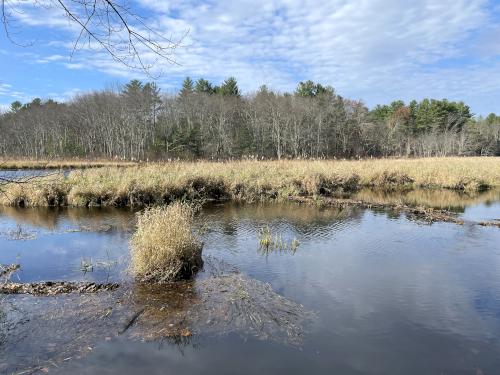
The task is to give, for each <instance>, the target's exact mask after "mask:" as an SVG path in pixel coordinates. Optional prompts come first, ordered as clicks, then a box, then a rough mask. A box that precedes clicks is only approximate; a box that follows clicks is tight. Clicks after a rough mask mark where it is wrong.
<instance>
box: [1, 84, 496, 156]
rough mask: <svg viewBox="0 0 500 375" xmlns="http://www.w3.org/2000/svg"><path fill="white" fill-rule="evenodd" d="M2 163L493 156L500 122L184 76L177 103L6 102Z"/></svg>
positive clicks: (91, 96)
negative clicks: (29, 159)
mask: <svg viewBox="0 0 500 375" xmlns="http://www.w3.org/2000/svg"><path fill="white" fill-rule="evenodd" d="M0 131H1V132H2V135H3V137H2V138H1V140H0V155H1V156H8V157H32V158H42V157H48V158H54V157H83V158H94V157H106V158H116V159H126V160H146V159H149V160H154V159H167V158H183V159H201V158H203V159H228V158H258V159H262V158H277V159H281V158H334V157H342V158H354V157H370V156H373V157H387V156H414V157H422V156H450V155H500V116H497V115H495V114H490V115H489V116H487V117H486V118H483V117H474V116H473V114H472V113H471V111H470V109H469V107H468V106H467V105H466V104H465V103H463V102H454V101H448V100H446V99H442V100H436V99H423V100H421V101H419V102H418V101H415V100H414V101H411V102H410V103H405V102H403V101H400V100H398V101H394V102H392V103H390V104H386V105H377V106H376V107H375V108H373V109H372V110H369V109H368V108H367V106H366V105H364V104H363V102H361V101H358V100H351V99H347V98H344V97H342V96H340V95H339V94H337V93H336V91H335V90H334V88H332V87H330V86H323V85H322V84H320V83H315V82H312V81H306V82H300V83H299V84H298V86H297V88H296V90H295V91H294V92H293V93H286V92H285V93H280V92H276V91H273V90H270V89H269V88H268V87H266V86H262V87H261V88H260V89H259V90H258V91H257V92H254V93H251V94H246V95H243V94H242V92H241V90H240V89H239V87H238V83H237V81H236V79H235V78H234V77H230V78H227V79H226V80H224V81H223V82H222V83H221V84H220V85H216V84H214V83H212V82H209V81H208V80H205V79H203V78H200V79H198V80H196V81H194V80H192V79H191V78H189V77H188V78H186V79H185V80H184V82H183V85H182V88H181V89H180V91H179V92H178V93H177V94H175V95H163V94H162V93H161V91H160V89H159V87H158V86H157V85H156V84H155V83H153V82H141V81H139V80H132V81H130V82H129V83H127V84H126V85H124V86H123V87H120V88H119V89H116V90H103V91H96V92H91V93H86V94H82V95H78V96H76V97H74V98H73V99H72V100H71V101H69V102H64V103H59V102H56V101H53V100H50V99H49V100H41V99H39V98H36V99H34V100H32V101H31V102H30V103H20V102H14V103H12V105H11V108H10V110H9V111H7V112H5V113H3V114H2V115H0Z"/></svg>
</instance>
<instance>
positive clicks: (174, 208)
mask: <svg viewBox="0 0 500 375" xmlns="http://www.w3.org/2000/svg"><path fill="white" fill-rule="evenodd" d="M193 218H194V210H193V208H192V207H191V206H189V205H187V204H183V203H173V204H171V205H170V206H167V207H154V208H148V209H146V210H145V211H143V212H141V213H139V214H138V218H137V229H136V232H135V233H134V235H133V236H132V239H131V245H132V254H131V269H132V272H133V274H134V276H135V277H136V279H138V280H140V281H154V282H160V283H161V282H170V281H176V280H182V279H189V278H191V277H192V276H193V275H194V274H195V273H196V272H197V271H198V270H200V269H201V267H202V266H203V260H202V258H201V252H202V247H203V244H202V242H201V241H200V240H199V239H198V238H197V237H196V236H195V235H194V233H193V228H192V224H193Z"/></svg>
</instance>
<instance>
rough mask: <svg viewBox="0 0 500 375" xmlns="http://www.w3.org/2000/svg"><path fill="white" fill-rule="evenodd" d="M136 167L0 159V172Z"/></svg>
mask: <svg viewBox="0 0 500 375" xmlns="http://www.w3.org/2000/svg"><path fill="white" fill-rule="evenodd" d="M135 165H138V163H136V162H131V161H121V160H107V159H93V160H86V159H54V160H43V159H42V160H35V159H1V158H0V170H6V169H9V170H10V169H76V168H100V167H130V166H135Z"/></svg>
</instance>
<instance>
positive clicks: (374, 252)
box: [0, 196, 500, 375]
mask: <svg viewBox="0 0 500 375" xmlns="http://www.w3.org/2000/svg"><path fill="white" fill-rule="evenodd" d="M398 199H400V198H398ZM454 207H457V206H456V205H454ZM456 209H457V210H459V211H463V212H462V213H461V215H462V216H463V217H464V218H466V219H467V220H466V223H465V224H464V225H463V226H461V225H456V224H453V223H434V224H432V225H429V224H427V223H424V222H420V221H413V220H409V219H407V218H406V217H405V216H404V215H402V214H401V215H396V214H393V213H390V212H378V211H371V210H362V209H357V208H350V209H344V210H339V209H333V208H322V209H320V208H316V207H310V206H300V205H295V204H290V205H282V204H269V205H235V204H223V205H213V206H210V207H207V208H205V209H203V211H202V212H201V213H200V215H198V217H197V226H198V228H200V229H202V228H203V230H202V231H201V230H200V232H201V237H202V239H203V241H204V250H203V255H204V258H205V271H204V272H202V273H200V274H199V275H198V276H197V279H196V280H195V282H194V283H190V284H189V285H188V286H182V287H181V289H176V290H175V291H172V290H169V291H168V292H167V291H165V290H163V289H160V290H159V289H154V290H153V289H151V290H149V289H148V290H141V289H140V288H139V289H137V287H135V288H134V287H131V288H133V289H134V293H133V294H120V293H121V292H119V293H118V295H113V294H112V293H111V294H110V293H107V292H103V293H99V294H95V295H85V296H80V295H70V296H58V297H33V296H4V297H3V299H0V303H1V305H0V306H1V307H0V327H2V323H3V327H4V328H3V329H2V328H0V372H2V371H3V372H4V373H15V372H20V371H23V370H25V369H27V368H31V369H32V370H33V371H35V372H36V371H41V372H46V371H49V372H50V373H61V374H66V373H82V374H94V373H100V374H136V373H140V372H142V373H145V374H165V373H177V374H199V373H202V372H203V373H207V374H254V373H273V374H276V373H280V374H281V373H283V374H285V373H286V374H303V373H313V374H332V373H337V374H419V375H421V374H474V375H477V374H484V375H487V374H496V373H498V371H499V369H500V230H499V229H498V228H495V227H480V226H477V225H474V224H473V223H471V222H469V221H468V220H483V219H484V220H486V219H488V220H490V219H491V220H494V219H499V218H500V206H499V204H498V200H497V198H496V196H492V197H488V198H487V199H485V200H484V201H482V202H481V201H477V200H475V201H473V202H467V203H464V204H462V205H460V204H458V208H456ZM133 226H134V214H133V212H131V211H128V210H118V209H116V210H103V209H102V210H99V209H92V210H88V209H57V210H56V209H15V208H6V207H3V208H0V263H2V264H10V263H19V264H20V265H21V267H22V268H21V270H20V272H17V273H16V274H15V275H14V276H13V281H18V280H20V281H22V282H33V281H43V280H75V281H82V280H87V281H99V282H106V281H112V282H120V283H124V284H127V285H131V284H132V281H131V278H130V276H129V274H128V272H127V266H128V259H129V258H128V252H129V247H128V240H129V238H130V236H131V233H132V230H133ZM267 227H269V229H270V231H271V232H272V233H276V234H279V235H281V237H282V238H283V240H284V241H285V242H289V241H292V240H293V239H296V240H298V241H299V242H300V245H299V247H298V248H297V249H296V250H295V251H289V250H287V249H282V250H281V251H268V252H265V251H262V249H260V248H259V232H260V230H262V228H267ZM221 269H222V271H221ZM218 272H221V273H227V274H228V275H233V274H234V273H238V275H241V276H237V277H235V278H233V277H234V276H229V278H227V279H225V280H229V282H230V283H242V284H241V285H243V286H244V288H243V289H241V290H242V292H241V293H243V295H242V296H241V300H242V301H244V300H246V301H250V303H248V304H247V305H243V306H246V307H245V308H247V309H248V310H251V311H252V314H254V315H257V314H259V313H261V314H262V316H266V317H267V318H266V319H268V320H269V324H267V325H262V331H261V332H259V331H258V330H255V329H254V328H255V327H246V325H248V324H249V323H248V322H249V321H251V320H252V319H247V320H245V319H240V320H238V322H233V321H231V322H229V323H228V324H227V325H224V324H219V325H210V324H209V321H210V320H213V319H217V318H218V317H217V315H216V314H217V313H213V314H212V316H215V318H213V317H211V318H206V319H205V318H204V314H205V311H206V314H207V316H208V314H209V311H213V310H212V309H213V307H214V305H216V304H221V305H224V303H226V301H225V300H224V299H220V298H224V297H220V296H223V295H224V293H225V292H226V290H227V289H230V288H231V285H229V286H228V285H225V286H224V287H223V288H220V286H218V287H217V288H218V289H217V288H216V287H214V286H213V284H204V283H206V282H207V280H210V274H214V273H215V274H216V273H218ZM253 282H255V284H251V283H253ZM264 283H268V284H269V285H270V288H269V289H266V287H265V285H266V284H264ZM207 285H209V287H206V286H207ZM184 287H185V288H187V289H185V290H184V289H182V288H184ZM203 288H205V289H203ZM245 288H247V289H245ZM216 289H217V291H218V292H219V293H218V297H217V298H219V299H217V300H215V299H214V300H212V298H213V297H212V296H211V294H210V293H211V291H213V290H216ZM200 290H205V291H207V290H208V292H207V293H205V294H202V293H201V292H200ZM253 291H258V293H259V294H260V295H261V297H262V298H261V299H258V296H254V295H252V292H253ZM245 293H250V295H249V296H247V295H245ZM130 296H132V297H130ZM111 299H119V300H120V308H114V307H113V309H114V310H113V312H112V313H111V312H110V311H111V310H110V309H109V308H108V306H111V305H110V303H114V302H110V300H111ZM146 300H147V301H148V302H147V303H152V302H151V301H155V302H154V303H159V302H158V301H161V303H162V305H161V308H158V309H157V310H154V312H151V311H150V310H148V311H149V313H148V314H147V315H144V314H143V315H141V318H139V319H142V320H140V321H138V322H136V321H135V320H134V319H135V318H134V317H136V316H135V315H134V314H132V315H130V312H131V311H132V312H134V311H139V313H142V311H143V310H144V308H142V309H139V310H135V309H138V308H139V306H141V304H144V303H145V302H143V301H146ZM253 301H255V303H253ZM211 303H212V304H211ZM231 303H234V301H233V300H232V301H231ZM238 303H239V302H238ZM104 305H106V307H105V308H103V306H104ZM128 305H134V308H132V309H131V311H127V309H128ZM300 305H302V306H300ZM113 306H115V305H113ZM157 306H160V305H157ZM253 308H258V309H259V310H258V311H253V310H252V309H253ZM106 309H108V310H106ZM279 309H282V311H278V310H279ZM287 309H290V312H289V313H290V317H289V318H286V319H282V318H283V314H286V313H287ZM301 309H302V310H301ZM115 310H116V312H115ZM265 310H269V311H265ZM103 311H107V312H106V313H104V314H103V313H102V312H103ZM171 311H175V314H173V313H172V312H171ZM292 312H293V314H292ZM93 313H95V315H96V316H97V315H98V317H96V316H94V315H92V314H93ZM2 314H3V315H2ZM115 314H116V315H115ZM179 314H181V315H182V320H183V321H185V320H186V319H188V320H189V319H191V320H189V330H190V331H189V334H186V335H183V334H181V335H179V336H178V337H176V338H174V339H172V338H170V339H165V338H161V335H159V336H156V334H159V332H161V331H162V329H163V328H160V327H161V326H162V325H170V324H168V322H170V321H172V322H174V323H175V324H177V323H178V322H179V321H178V320H175V319H176V318H175V317H177V316H179ZM224 314H226V315H227V314H229V313H228V312H225V313H222V315H224ZM302 314H304V316H305V315H306V314H307V318H304V319H298V315H302ZM136 315H137V314H136ZM174 315H175V316H174ZM250 315H251V314H250ZM48 316H50V318H48ZM130 316H132V319H131V320H127V319H125V320H124V319H123V318H124V317H130ZM159 316H161V318H160V317H159ZM252 316H253V315H252ZM54 317H55V318H54ZM241 317H242V315H239V316H238V318H241ZM91 318H92V319H91ZM301 318H302V316H301ZM273 319H275V321H273ZM127 321H128V322H129V323H130V325H132V326H133V327H135V328H134V330H135V331H133V332H132V333H131V334H130V335H126V334H113V332H115V333H116V332H118V331H120V330H121V328H120V327H122V326H123V322H127ZM41 322H44V323H43V324H41ZM117 322H118V323H117ZM115 323H116V324H115ZM291 323H293V326H292V325H291ZM171 325H173V323H171ZM125 329H126V328H125ZM281 330H282V331H288V333H287V332H285V334H284V336H283V337H282V336H281V334H282V333H283V332H281ZM290 330H292V331H293V332H292V334H290V332H289V331H290ZM122 332H123V330H122V331H121V332H120V333H122ZM274 333H275V334H276V335H274ZM295 333H297V335H295ZM285 336H286V337H288V338H289V339H288V340H287V339H284V337H285ZM292 336H293V340H290V338H291V337H292ZM61 353H63V354H61Z"/></svg>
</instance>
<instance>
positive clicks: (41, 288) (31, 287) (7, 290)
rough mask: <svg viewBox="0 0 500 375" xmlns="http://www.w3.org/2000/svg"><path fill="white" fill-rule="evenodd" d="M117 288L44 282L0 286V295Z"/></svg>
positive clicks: (114, 285) (97, 290)
mask: <svg viewBox="0 0 500 375" xmlns="http://www.w3.org/2000/svg"><path fill="white" fill-rule="evenodd" d="M118 287H119V284H116V283H105V284H98V283H92V282H71V281H45V282H40V283H11V282H8V283H5V284H3V285H0V294H33V295H36V296H54V295H57V294H64V293H80V294H82V293H96V292H101V291H111V290H115V289H117V288H118Z"/></svg>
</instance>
